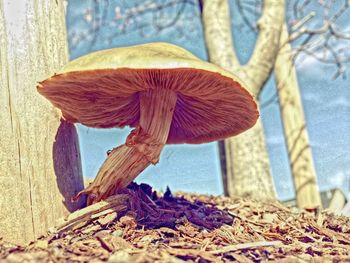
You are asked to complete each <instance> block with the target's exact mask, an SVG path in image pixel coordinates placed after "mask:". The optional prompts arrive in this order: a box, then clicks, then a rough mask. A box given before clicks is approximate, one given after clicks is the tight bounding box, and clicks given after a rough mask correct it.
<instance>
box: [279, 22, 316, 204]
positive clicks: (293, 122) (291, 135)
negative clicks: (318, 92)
mask: <svg viewBox="0 0 350 263" xmlns="http://www.w3.org/2000/svg"><path fill="white" fill-rule="evenodd" d="M288 37H289V35H288V31H287V26H286V25H284V26H283V30H282V33H281V40H280V43H281V48H280V50H279V53H278V56H277V59H276V62H275V77H276V84H277V92H278V96H279V105H280V109H281V115H282V123H283V127H284V136H285V138H286V142H287V148H288V155H289V162H290V166H291V170H292V176H293V179H294V186H295V191H296V199H297V204H298V206H299V207H302V208H305V207H315V206H320V207H321V205H322V204H321V197H320V193H319V189H318V185H317V178H316V172H315V167H314V163H313V158H312V153H311V149H310V144H309V138H308V133H307V129H306V122H305V116H304V111H303V105H302V101H301V97H300V91H299V85H298V78H297V74H296V71H295V67H294V64H293V60H292V48H291V46H290V44H289V43H288Z"/></svg>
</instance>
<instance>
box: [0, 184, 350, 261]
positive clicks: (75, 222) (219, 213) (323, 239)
mask: <svg viewBox="0 0 350 263" xmlns="http://www.w3.org/2000/svg"><path fill="white" fill-rule="evenodd" d="M184 261H187V262H231V261H237V262H261V261H271V262H310V261H311V262H350V219H349V218H347V217H340V216H334V215H331V214H327V213H326V212H320V211H317V210H309V211H301V210H298V209H296V208H288V207H285V206H283V205H282V204H281V203H279V202H269V203H262V202H258V201H254V200H247V199H241V198H227V197H213V196H206V195H196V194H186V193H177V194H176V195H174V196H173V195H172V193H171V192H170V191H169V190H167V191H166V192H165V193H164V194H159V193H156V192H154V191H152V189H151V187H150V186H148V185H144V184H141V185H140V186H139V185H136V184H132V185H131V186H129V188H128V189H124V190H123V191H121V192H120V193H119V194H118V195H115V196H112V197H110V198H109V199H108V200H106V201H103V202H100V203H97V204H94V205H92V206H89V207H86V208H84V209H82V210H80V211H77V212H75V213H73V214H71V215H70V216H69V217H68V218H66V219H62V220H60V222H58V224H57V226H56V227H53V228H51V229H50V230H49V232H48V234H47V235H46V236H43V237H41V238H39V239H38V240H36V241H33V242H32V243H31V244H29V245H28V246H16V245H13V244H8V243H6V242H5V241H3V240H2V239H1V238H0V262H115V263H117V262H118V263H121V262H174V263H175V262H184Z"/></svg>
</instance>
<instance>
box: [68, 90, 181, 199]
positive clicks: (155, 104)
mask: <svg viewBox="0 0 350 263" xmlns="http://www.w3.org/2000/svg"><path fill="white" fill-rule="evenodd" d="M139 98H140V121H139V125H138V126H137V127H136V128H135V129H134V130H133V131H132V132H131V133H130V134H129V136H128V137H127V139H126V142H125V144H123V145H121V146H119V147H117V148H115V149H113V150H112V151H111V152H110V153H109V155H108V157H107V159H106V160H105V162H104V163H103V165H102V166H101V168H100V170H99V171H98V174H97V176H96V179H95V180H94V181H93V182H92V183H91V184H90V185H89V186H88V187H87V188H85V189H84V190H83V191H81V192H79V193H78V194H77V195H76V196H75V197H74V198H73V199H74V200H76V199H78V198H79V197H80V196H81V195H82V194H87V195H88V199H87V203H88V205H90V204H93V203H96V202H98V201H100V200H102V199H106V198H107V197H108V196H110V195H113V194H114V193H115V192H116V191H118V190H119V189H122V188H124V187H126V186H127V185H128V184H129V183H130V182H132V181H133V180H134V179H135V178H136V177H137V176H138V175H139V174H140V173H141V172H142V171H143V170H144V169H145V168H146V167H147V166H149V165H150V164H156V163H158V161H159V156H160V152H161V151H162V149H163V147H164V145H165V143H166V141H167V139H168V135H169V130H170V125H171V122H172V119H173V113H174V110H175V105H176V100H177V95H176V93H175V92H174V91H171V90H168V89H157V88H155V89H149V90H148V91H145V92H140V93H139Z"/></svg>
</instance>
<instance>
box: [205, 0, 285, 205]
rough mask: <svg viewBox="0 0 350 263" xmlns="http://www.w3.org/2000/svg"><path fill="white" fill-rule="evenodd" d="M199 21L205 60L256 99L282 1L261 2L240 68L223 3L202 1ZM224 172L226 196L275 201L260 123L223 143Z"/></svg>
mask: <svg viewBox="0 0 350 263" xmlns="http://www.w3.org/2000/svg"><path fill="white" fill-rule="evenodd" d="M276 14H277V15H276ZM202 21H203V26H204V33H205V40H206V44H207V49H208V54H209V60H210V61H211V62H213V63H215V64H217V65H219V66H221V67H223V68H224V69H226V70H228V71H230V72H232V73H233V74H235V75H237V76H238V77H239V78H240V79H241V80H243V83H246V88H248V90H249V91H250V92H251V93H252V94H253V95H254V96H255V98H258V96H259V94H260V91H261V89H262V87H263V85H264V84H265V82H266V80H267V79H268V77H269V76H270V73H271V69H272V68H273V65H274V62H275V58H276V55H277V51H278V46H279V39H280V31H281V26H282V24H283V22H284V1H282V0H266V1H264V9H263V15H262V17H261V18H260V20H259V22H258V27H259V35H258V38H257V42H256V45H255V49H254V52H253V54H252V56H251V58H250V60H249V62H248V63H247V64H246V65H244V66H242V65H240V63H239V61H238V59H237V57H236V54H235V51H234V46H233V41H232V33H231V27H230V13H229V5H228V1H227V0H202ZM220 145H224V146H225V150H222V151H220V152H225V154H226V171H227V175H226V177H225V176H224V178H225V179H226V181H227V189H225V190H226V191H227V193H228V194H229V195H239V196H250V197H253V198H257V199H260V200H270V199H275V198H276V192H275V188H274V184H273V180H272V177H271V172H270V165H269V160H268V154H267V149H266V145H265V140H264V133H263V127H262V123H261V120H260V119H259V120H258V122H257V123H256V124H255V126H254V127H253V128H251V129H250V130H248V131H247V132H245V133H243V134H240V135H238V136H236V137H233V138H229V139H227V140H225V143H224V144H220Z"/></svg>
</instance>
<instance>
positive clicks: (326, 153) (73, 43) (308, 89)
mask: <svg viewBox="0 0 350 263" xmlns="http://www.w3.org/2000/svg"><path fill="white" fill-rule="evenodd" d="M92 2H93V1H77V0H70V1H69V5H68V9H67V28H68V35H69V43H70V56H71V59H73V58H76V57H79V56H81V55H84V54H86V53H88V52H90V51H94V50H98V49H104V48H110V47H117V46H128V45H134V44H139V43H145V42H154V41H165V42H170V43H174V44H177V45H180V46H182V47H184V48H186V49H188V50H189V51H191V52H193V53H194V54H195V55H197V56H198V57H200V58H202V59H204V60H206V59H207V54H206V50H205V45H204V40H203V33H202V28H201V23H200V18H199V16H193V12H195V13H196V12H197V14H198V10H197V9H196V7H195V6H190V5H189V6H187V7H186V8H185V12H184V18H183V19H182V21H181V23H182V24H181V25H180V26H179V28H175V27H172V28H167V29H163V30H162V31H161V32H160V33H157V32H156V29H155V28H154V27H149V28H147V29H146V30H145V32H140V31H139V30H136V31H132V32H129V33H127V34H120V31H118V23H114V22H110V21H111V18H112V17H115V16H116V14H118V9H116V8H115V6H116V4H115V3H116V1H109V6H108V9H106V10H107V16H106V18H107V19H106V21H105V26H104V27H103V28H102V29H101V30H100V31H99V33H98V34H97V37H96V38H95V39H93V37H92V35H91V34H89V32H88V30H89V29H91V27H92V26H93V24H94V21H96V20H94V19H96V16H95V17H94V12H96V11H97V12H102V11H103V10H104V9H103V4H102V5H101V6H100V9H99V10H91V11H93V12H91V13H89V12H87V11H86V10H89V8H90V9H91V8H92V7H93V5H92ZM137 2H139V3H141V2H145V1H127V2H126V1H121V2H120V1H119V2H118V3H121V6H119V10H120V11H121V12H123V11H124V10H125V9H126V8H127V6H126V3H128V5H129V7H132V6H133V4H134V3H137ZM231 9H232V10H231V12H232V13H233V17H235V18H236V20H234V21H232V25H233V26H232V28H233V34H234V35H235V40H236V42H235V47H236V52H237V54H238V56H239V58H240V60H241V61H242V62H245V61H247V59H248V58H249V56H250V53H251V51H252V49H253V47H254V41H255V36H254V34H253V32H251V31H249V30H248V29H247V28H245V27H244V26H243V22H242V21H241V20H240V18H239V17H240V16H238V15H236V14H235V12H236V11H237V9H236V8H235V7H234V6H232V8H231ZM171 12H172V11H170V13H167V19H169V17H170V18H171V17H172V16H173V15H174V14H175V12H173V13H171ZM347 17H348V20H346V19H345V20H344V21H343V22H341V23H342V26H346V23H347V22H346V21H350V19H349V18H350V14H349V13H348V14H347ZM237 18H238V19H237ZM143 19H144V20H146V21H147V19H149V20H151V19H152V14H146V15H145V16H144V17H143ZM159 19H161V18H159ZM136 22H137V23H139V24H140V23H141V22H140V21H136ZM348 23H349V22H348ZM130 28H132V25H131V26H130ZM348 28H349V31H350V26H349V27H348ZM238 29H239V30H238ZM118 32H119V33H118ZM113 34H117V36H116V37H115V38H113V39H111V40H109V38H110V36H111V35H113ZM142 34H144V35H145V36H143V35H142ZM79 36H80V37H79ZM81 36H85V38H84V39H83V40H81V39H80V38H81ZM79 39H80V40H79ZM91 43H93V44H91ZM342 44H343V45H344V43H342ZM297 71H298V78H299V83H300V87H301V93H302V99H303V104H304V109H305V116H306V120H307V129H308V132H309V137H310V142H311V147H312V151H313V156H314V161H315V165H316V171H317V175H318V180H319V185H320V188H321V189H322V190H326V189H330V188H333V187H341V188H342V189H343V190H344V191H346V192H347V193H349V187H350V181H349V178H350V155H349V154H348V153H349V151H350V87H349V86H350V85H349V84H350V82H349V80H348V79H342V78H338V79H336V80H332V76H333V74H334V71H335V68H334V67H333V66H329V65H323V64H320V63H319V62H317V61H316V60H314V59H312V58H310V57H307V58H304V59H300V60H298V61H297ZM274 93H275V87H274V79H273V77H271V78H270V80H269V81H268V83H267V84H266V86H265V87H264V91H263V93H262V97H261V102H262V103H263V102H264V101H266V100H267V99H268V98H270V97H271V96H272V95H273V94H274ZM261 114H262V120H263V123H264V128H265V132H266V141H267V146H268V150H269V155H270V160H271V170H272V174H273V177H274V180H275V184H276V188H277V192H278V195H279V197H280V198H281V199H288V198H292V197H293V195H294V193H293V184H292V179H291V174H290V169H289V165H288V158H287V152H286V147H285V144H284V138H283V132H282V125H281V121H280V114H279V109H278V105H277V104H276V103H275V104H270V105H268V106H266V107H264V108H262V109H261ZM78 132H79V136H80V146H81V151H82V162H83V172H84V175H85V176H87V177H94V176H95V174H96V173H97V171H98V169H99V167H100V165H101V164H102V162H103V161H104V159H105V158H106V151H107V150H109V149H111V148H113V147H115V146H117V145H119V144H122V143H124V142H125V138H126V136H127V134H128V133H129V132H130V130H129V129H123V130H121V129H109V130H107V129H91V128H87V127H84V126H82V125H78ZM219 165H220V164H219V160H218V148H217V144H216V143H215V142H214V143H209V144H203V145H169V146H166V147H165V149H164V150H163V152H162V155H161V160H160V163H159V164H157V165H156V166H152V167H149V168H148V169H146V171H144V172H143V173H142V175H140V176H139V177H138V179H137V180H138V181H139V182H140V181H142V182H147V183H149V184H151V185H152V186H154V187H155V188H156V189H159V190H164V189H165V188H166V186H167V185H169V186H170V187H171V189H173V190H182V191H189V192H200V193H209V194H222V193H223V190H222V183H221V179H220V166H219Z"/></svg>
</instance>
